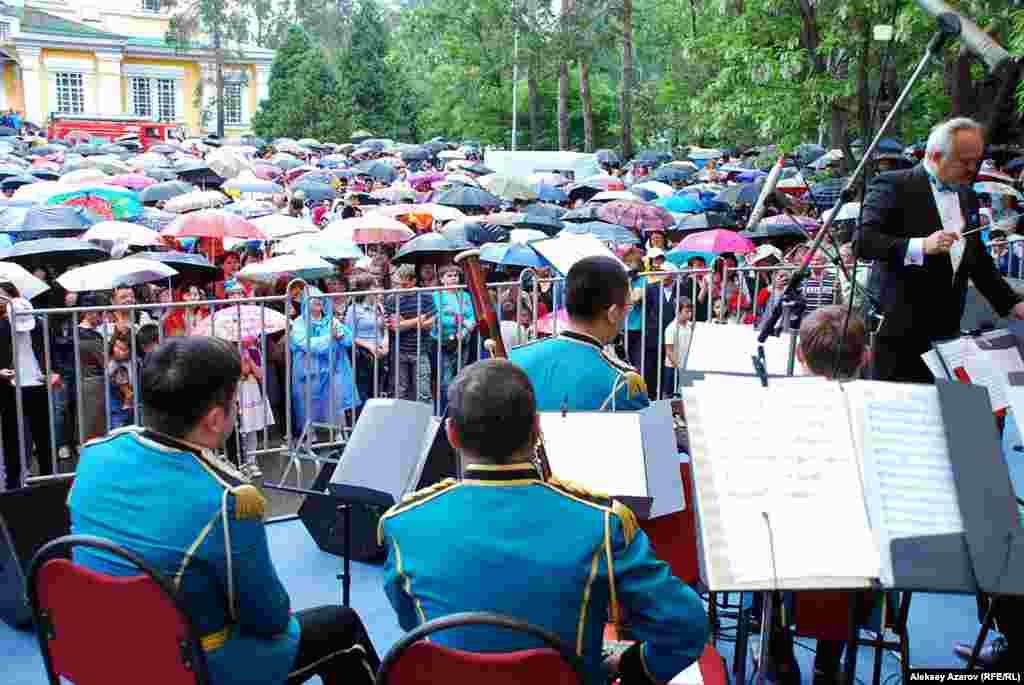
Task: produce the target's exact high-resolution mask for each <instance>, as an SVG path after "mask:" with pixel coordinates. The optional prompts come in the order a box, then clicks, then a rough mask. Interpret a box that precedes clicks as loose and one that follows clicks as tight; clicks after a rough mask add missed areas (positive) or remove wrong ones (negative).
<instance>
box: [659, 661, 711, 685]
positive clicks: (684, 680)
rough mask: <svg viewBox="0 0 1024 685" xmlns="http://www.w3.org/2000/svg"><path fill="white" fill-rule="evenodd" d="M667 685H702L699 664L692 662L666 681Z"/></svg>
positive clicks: (702, 679)
mask: <svg viewBox="0 0 1024 685" xmlns="http://www.w3.org/2000/svg"><path fill="white" fill-rule="evenodd" d="M668 685H704V674H702V673H701V672H700V662H699V661H694V662H693V663H692V664H690V665H689V666H687V667H686V668H685V669H683V670H682V671H680V672H679V673H677V674H676V676H675V677H674V678H673V679H672V680H670V681H668Z"/></svg>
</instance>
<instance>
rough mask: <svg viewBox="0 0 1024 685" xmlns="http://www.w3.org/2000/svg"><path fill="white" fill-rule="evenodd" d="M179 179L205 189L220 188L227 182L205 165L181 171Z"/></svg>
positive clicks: (179, 171)
mask: <svg viewBox="0 0 1024 685" xmlns="http://www.w3.org/2000/svg"><path fill="white" fill-rule="evenodd" d="M178 178H180V179H181V180H182V181H186V182H187V183H193V184H195V185H197V186H203V187H204V188H210V187H215V186H220V185H221V184H223V183H224V181H225V180H226V179H225V178H224V177H223V176H221V175H220V174H218V173H217V172H216V171H214V170H213V169H211V168H210V167H208V166H206V165H205V164H200V165H198V166H192V167H188V168H185V169H179V170H178Z"/></svg>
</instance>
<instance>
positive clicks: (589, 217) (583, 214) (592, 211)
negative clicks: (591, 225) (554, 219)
mask: <svg viewBox="0 0 1024 685" xmlns="http://www.w3.org/2000/svg"><path fill="white" fill-rule="evenodd" d="M600 209H601V207H600V206H599V205H589V206H587V207H580V208H579V209H570V210H569V211H568V212H566V213H565V214H563V215H562V221H565V222H573V221H603V219H601V217H600V216H599V215H600Z"/></svg>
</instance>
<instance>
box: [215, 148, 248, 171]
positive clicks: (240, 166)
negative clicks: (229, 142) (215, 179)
mask: <svg viewBox="0 0 1024 685" xmlns="http://www.w3.org/2000/svg"><path fill="white" fill-rule="evenodd" d="M206 163H207V164H208V165H209V167H210V169H212V170H213V172H214V173H215V174H217V175H218V176H221V177H223V178H234V177H235V176H238V175H239V174H240V173H242V172H243V171H247V170H248V169H249V162H248V160H246V159H245V158H244V157H242V156H241V155H239V154H238V153H236V152H234V151H233V150H228V149H221V150H217V151H216V152H214V153H212V154H211V155H209V156H207V158H206Z"/></svg>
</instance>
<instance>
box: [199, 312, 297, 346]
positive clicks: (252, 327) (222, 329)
mask: <svg viewBox="0 0 1024 685" xmlns="http://www.w3.org/2000/svg"><path fill="white" fill-rule="evenodd" d="M287 327H288V317H286V316H285V315H284V314H282V313H281V312H279V311H277V310H276V309H271V308H270V307H266V306H264V305H261V304H234V305H231V306H228V307H224V308H223V309H219V310H217V311H216V312H214V313H213V314H212V315H211V316H208V317H206V318H205V319H203V320H202V321H200V322H199V323H198V324H196V327H195V328H194V329H193V331H192V335H214V334H216V335H217V337H218V338H223V339H224V340H229V341H231V342H238V341H239V340H246V339H259V338H260V337H261V336H262V335H270V334H272V333H277V332H278V331H283V330H284V329H285V328H287Z"/></svg>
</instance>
